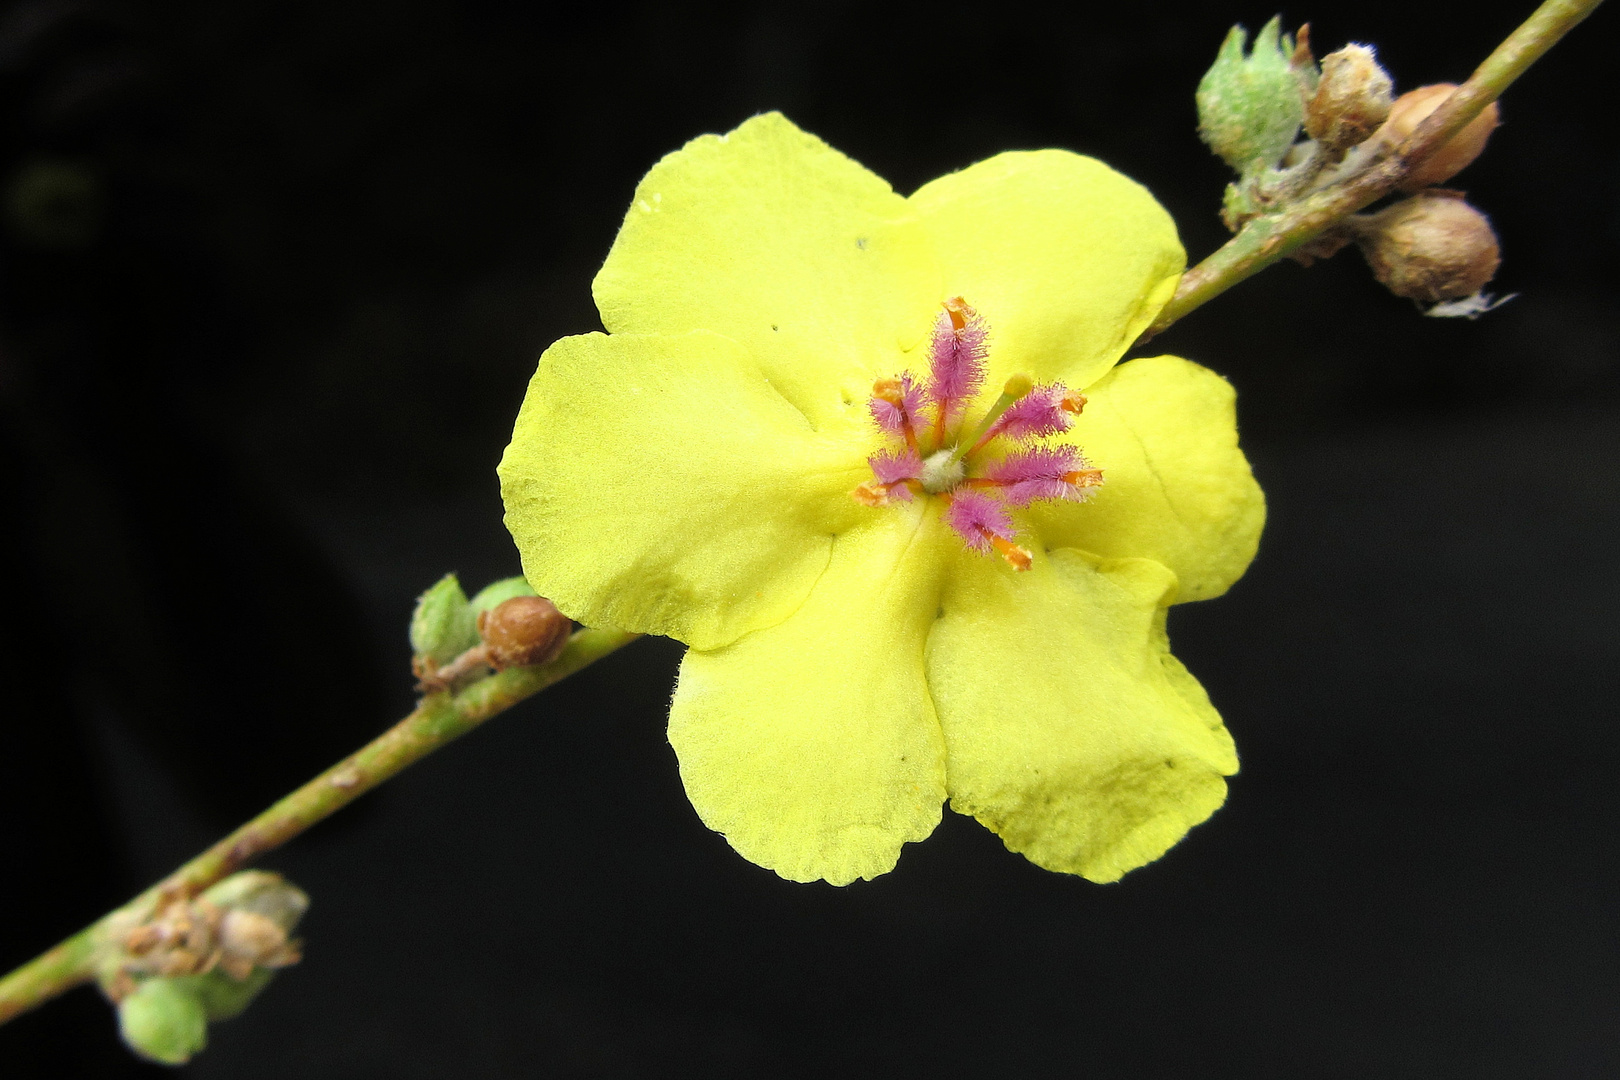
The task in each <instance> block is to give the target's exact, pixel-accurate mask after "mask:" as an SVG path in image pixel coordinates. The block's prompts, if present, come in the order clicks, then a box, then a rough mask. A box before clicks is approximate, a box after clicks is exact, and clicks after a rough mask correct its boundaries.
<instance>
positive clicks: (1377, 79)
mask: <svg viewBox="0 0 1620 1080" xmlns="http://www.w3.org/2000/svg"><path fill="white" fill-rule="evenodd" d="M1394 96H1395V84H1394V83H1393V82H1391V81H1390V78H1389V75H1388V73H1386V72H1385V71H1384V69H1383V68H1381V67H1379V66H1378V61H1377V60H1375V59H1374V58H1373V51H1372V49H1370V48H1368V47H1367V46H1365V45H1346V46H1345V47H1344V48H1342V49H1340V50H1338V51H1337V52H1330V53H1328V54H1327V55H1326V56H1324V57H1322V77H1321V79H1320V80H1319V81H1318V82H1317V84H1316V94H1315V96H1314V97H1312V98H1311V101H1310V104H1309V105H1308V106H1307V108H1306V110H1305V134H1307V135H1309V136H1310V137H1311V138H1313V139H1315V140H1316V141H1317V143H1318V144H1319V145H1320V146H1321V147H1322V149H1323V150H1325V151H1326V152H1327V153H1329V154H1332V155H1335V160H1337V155H1340V154H1343V153H1344V152H1345V151H1346V150H1348V149H1350V147H1352V146H1356V145H1358V144H1360V143H1364V142H1366V141H1367V140H1368V139H1370V138H1372V135H1373V133H1374V132H1375V131H1377V130H1378V127H1379V125H1380V124H1382V123H1383V122H1384V121H1385V120H1386V119H1388V117H1389V110H1390V103H1391V101H1392V99H1393V98H1394Z"/></svg>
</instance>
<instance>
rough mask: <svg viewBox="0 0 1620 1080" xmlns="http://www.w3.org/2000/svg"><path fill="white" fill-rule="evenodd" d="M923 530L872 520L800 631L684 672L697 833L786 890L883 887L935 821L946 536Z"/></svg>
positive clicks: (694, 662) (911, 522)
mask: <svg viewBox="0 0 1620 1080" xmlns="http://www.w3.org/2000/svg"><path fill="white" fill-rule="evenodd" d="M921 516H922V508H921V507H920V506H919V507H907V508H896V507H890V508H886V509H884V510H882V511H877V512H873V517H872V518H871V519H870V520H869V521H868V522H867V523H866V524H864V525H863V526H861V527H860V528H859V529H857V530H855V531H854V532H850V533H845V534H842V535H840V536H839V538H838V541H837V543H836V544H835V546H834V548H833V555H832V562H831V563H830V565H829V566H828V568H827V573H826V575H825V576H824V577H823V578H822V579H821V581H820V582H819V583H817V585H816V587H815V590H814V591H813V592H812V593H811V594H810V598H809V599H808V600H807V601H805V604H804V606H803V607H802V608H800V609H799V611H798V612H797V613H795V614H794V615H793V617H792V618H790V619H788V620H787V621H786V622H784V623H782V624H781V625H780V626H774V627H772V628H770V629H769V630H761V631H759V632H758V633H754V634H750V635H748V636H747V637H745V638H742V639H741V640H740V641H737V642H736V643H735V644H732V645H729V646H727V647H726V648H724V649H719V650H716V651H714V652H699V651H697V650H693V651H691V652H689V653H687V655H686V659H685V661H684V662H683V663H682V664H681V676H680V682H679V683H678V684H677V686H676V689H675V701H674V703H673V705H672V706H671V708H670V714H669V741H670V742H671V743H672V744H673V745H674V747H675V753H676V754H677V755H678V756H679V758H680V763H681V779H682V780H683V781H684V782H685V784H686V794H687V796H688V797H689V798H690V799H691V800H692V805H693V806H694V807H696V809H697V812H698V815H699V816H700V817H701V818H702V819H703V822H704V824H706V825H708V826H709V828H711V829H714V830H716V831H718V832H721V833H724V834H725V836H726V839H727V840H729V841H730V842H731V845H732V847H734V848H736V849H737V851H738V852H739V853H740V854H742V855H743V856H744V857H745V858H747V859H749V860H751V861H753V862H756V863H758V864H759V865H761V866H765V867H768V868H770V869H772V870H775V871H776V872H777V873H778V874H780V875H782V876H783V877H785V878H788V879H789V880H792V881H814V880H816V879H818V878H825V879H826V880H827V881H830V882H832V883H833V884H834V885H846V884H848V883H849V882H851V881H854V880H855V879H856V878H871V877H876V876H877V875H878V874H882V873H886V872H887V871H889V870H891V869H893V867H894V864H895V861H896V860H897V859H898V858H899V857H900V846H901V845H902V844H905V843H907V842H909V841H913V840H921V839H923V838H925V837H926V836H927V835H928V834H929V833H931V832H933V830H934V826H935V825H937V824H938V823H939V817H940V804H941V802H942V801H943V800H944V798H945V771H944V762H943V757H944V747H943V745H942V744H941V742H940V733H939V723H938V720H937V719H936V718H935V715H934V709H933V706H932V704H930V702H929V699H928V690H927V687H926V685H925V683H924V679H923V643H924V640H925V639H926V637H927V634H928V627H929V624H930V623H931V622H932V621H933V619H934V614H935V611H936V605H937V603H938V577H939V561H940V558H941V557H942V543H941V541H942V539H943V532H944V530H943V529H942V528H941V527H940V526H939V524H938V522H937V521H930V522H928V523H926V524H923V523H922V522H921ZM919 525H921V527H919Z"/></svg>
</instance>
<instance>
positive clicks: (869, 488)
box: [849, 480, 889, 506]
mask: <svg viewBox="0 0 1620 1080" xmlns="http://www.w3.org/2000/svg"><path fill="white" fill-rule="evenodd" d="M849 497H850V498H852V499H854V500H855V501H856V502H858V503H860V504H861V505H862V506H885V505H887V504H888V502H889V485H888V484H880V483H878V482H877V481H876V480H868V481H867V482H866V483H864V484H861V485H860V486H859V487H857V488H856V489H855V490H854V491H852V492H850V493H849Z"/></svg>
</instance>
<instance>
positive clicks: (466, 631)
mask: <svg viewBox="0 0 1620 1080" xmlns="http://www.w3.org/2000/svg"><path fill="white" fill-rule="evenodd" d="M474 618H475V614H474V612H473V609H472V606H471V605H470V604H468V602H467V594H466V593H464V592H462V591H461V582H459V581H457V580H456V575H454V574H446V575H445V576H444V577H442V578H440V579H439V580H438V582H437V583H436V584H434V586H433V587H432V588H430V589H429V590H428V591H427V592H425V593H423V594H422V595H421V596H419V597H417V599H416V611H415V612H413V613H412V615H411V652H412V653H414V654H415V655H416V656H417V657H419V658H420V659H422V660H426V661H429V662H430V663H432V664H433V665H436V666H443V665H445V664H448V663H449V662H450V661H451V660H454V659H455V658H456V657H457V656H460V655H461V654H462V653H464V652H466V651H467V650H468V649H470V648H472V647H473V646H474V645H477V644H478V631H477V629H476V628H475V627H474V625H473V620H474Z"/></svg>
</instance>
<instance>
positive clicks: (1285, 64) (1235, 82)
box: [1197, 18, 1314, 173]
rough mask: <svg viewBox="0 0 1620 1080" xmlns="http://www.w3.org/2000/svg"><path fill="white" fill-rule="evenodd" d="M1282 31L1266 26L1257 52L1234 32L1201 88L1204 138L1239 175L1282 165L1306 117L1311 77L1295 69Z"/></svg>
mask: <svg viewBox="0 0 1620 1080" xmlns="http://www.w3.org/2000/svg"><path fill="white" fill-rule="evenodd" d="M1281 27H1282V23H1281V20H1280V19H1276V18H1273V19H1272V20H1271V21H1270V22H1268V23H1266V25H1265V26H1264V27H1262V28H1261V30H1260V33H1258V34H1256V35H1255V39H1254V49H1253V50H1252V51H1249V50H1248V49H1247V45H1248V40H1249V34H1248V31H1246V30H1244V29H1243V27H1241V26H1234V27H1232V30H1231V32H1230V33H1229V34H1227V35H1226V40H1225V41H1224V42H1223V43H1222V44H1221V50H1220V52H1219V53H1218V54H1217V55H1216V57H1215V63H1214V65H1213V66H1212V67H1211V68H1210V69H1209V70H1208V71H1207V72H1205V73H1204V77H1203V78H1202V79H1201V80H1199V83H1198V93H1197V101H1198V134H1199V137H1200V138H1202V139H1203V140H1204V142H1206V143H1208V144H1209V148H1210V149H1211V150H1213V151H1215V153H1217V154H1219V155H1220V156H1221V157H1222V158H1223V159H1224V160H1225V161H1226V163H1227V164H1228V165H1230V166H1232V168H1233V169H1234V170H1235V171H1237V172H1240V173H1243V172H1247V171H1249V170H1250V169H1251V168H1252V167H1254V166H1255V165H1260V166H1268V165H1275V164H1276V163H1277V162H1278V161H1280V160H1281V159H1282V156H1283V154H1284V153H1286V152H1287V150H1288V147H1289V146H1290V145H1292V144H1293V141H1294V135H1295V134H1296V133H1297V132H1298V131H1299V124H1300V121H1301V120H1302V119H1303V118H1304V115H1305V104H1304V94H1305V91H1306V89H1307V88H1308V75H1307V72H1306V69H1305V68H1296V67H1295V66H1294V65H1293V64H1292V62H1291V60H1292V54H1293V52H1294V42H1293V41H1292V39H1291V38H1290V37H1289V36H1288V35H1287V34H1283V33H1281ZM1312 73H1314V72H1312Z"/></svg>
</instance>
